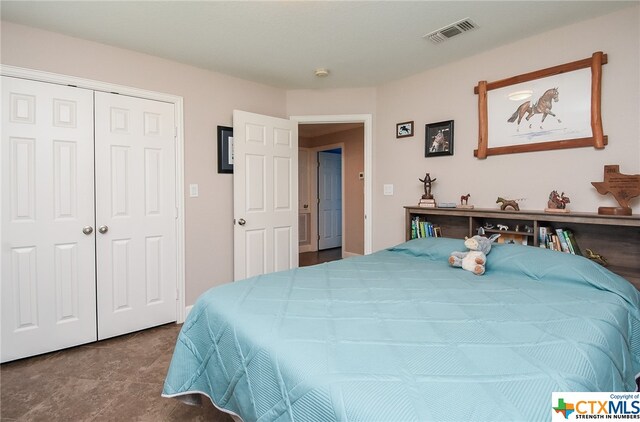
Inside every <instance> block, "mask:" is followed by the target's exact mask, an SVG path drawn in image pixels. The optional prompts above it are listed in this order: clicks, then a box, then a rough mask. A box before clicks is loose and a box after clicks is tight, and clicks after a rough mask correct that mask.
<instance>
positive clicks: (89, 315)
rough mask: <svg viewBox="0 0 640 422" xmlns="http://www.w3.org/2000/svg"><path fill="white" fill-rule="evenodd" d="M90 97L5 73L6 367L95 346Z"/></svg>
mask: <svg viewBox="0 0 640 422" xmlns="http://www.w3.org/2000/svg"><path fill="white" fill-rule="evenodd" d="M93 145H94V144H93V91H90V90H85V89H80V88H74V87H69V86H61V85H54V84H48V83H43V82H35V81H29V80H24V79H18V78H11V77H5V76H3V77H2V155H1V157H2V171H1V173H2V207H1V210H2V211H1V213H2V231H1V233H2V239H1V240H2V242H1V243H2V248H1V249H2V251H1V254H2V274H1V275H2V336H1V339H0V343H1V344H2V346H1V360H2V362H6V361H10V360H14V359H18V358H23V357H27V356H32V355H36V354H40V353H45V352H49V351H53V350H57V349H63V348H66V347H70V346H75V345H78V344H82V343H88V342H91V341H95V340H96V302H95V294H96V292H95V237H94V236H95V232H94V231H93V229H94V227H93V223H94V200H93V198H94V190H93V189H94V185H93V181H94V178H93V174H94V168H93V157H94V150H93Z"/></svg>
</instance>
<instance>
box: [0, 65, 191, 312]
mask: <svg viewBox="0 0 640 422" xmlns="http://www.w3.org/2000/svg"><path fill="white" fill-rule="evenodd" d="M0 74H1V75H3V76H11V77H14V78H22V79H30V80H33V81H40V82H48V83H54V84H59V85H71V86H76V87H78V88H86V89H91V90H94V91H103V92H111V93H117V94H122V95H128V96H130V97H138V98H145V99H148V100H156V101H163V102H166V103H172V104H173V105H174V106H175V124H176V207H177V209H178V217H177V218H176V255H177V256H176V260H177V261H176V269H177V276H178V279H177V280H176V283H177V285H176V289H177V295H178V296H177V298H176V322H177V323H178V324H180V323H182V322H184V320H185V317H186V314H185V293H186V288H185V256H184V251H185V244H184V239H185V238H184V234H185V226H184V224H185V218H184V183H183V181H184V106H183V102H184V100H183V98H182V97H180V96H177V95H171V94H163V93H161V92H155V91H147V90H143V89H138V88H133V87H129V86H123V85H116V84H111V83H108V82H100V81H94V80H92V79H84V78H78V77H75V76H68V75H60V74H57V73H51V72H44V71H41V70H33V69H25V68H21V67H16V66H9V65H0Z"/></svg>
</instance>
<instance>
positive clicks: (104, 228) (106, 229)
mask: <svg viewBox="0 0 640 422" xmlns="http://www.w3.org/2000/svg"><path fill="white" fill-rule="evenodd" d="M98 231H99V232H100V233H102V234H105V233H106V232H108V231H109V227H107V226H100V227H98Z"/></svg>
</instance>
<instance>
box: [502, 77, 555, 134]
mask: <svg viewBox="0 0 640 422" xmlns="http://www.w3.org/2000/svg"><path fill="white" fill-rule="evenodd" d="M558 100H559V94H558V88H551V89H547V90H546V91H545V93H544V94H542V96H541V97H540V98H539V99H538V102H537V103H535V104H533V106H532V105H531V101H525V102H524V103H522V104H520V107H518V108H517V109H516V111H515V113H513V114H512V115H511V117H510V118H509V119H508V120H507V122H509V123H513V122H515V121H516V119H517V120H518V123H517V124H518V129H517V130H518V132H519V131H520V122H521V121H522V118H523V117H524V115H525V114H526V115H527V116H526V117H525V119H527V121H529V119H531V118H532V117H533V116H534V115H536V114H542V121H541V122H540V129H542V123H544V119H546V118H547V115H551V116H553V117H555V118H556V119H557V120H558V123H562V121H561V120H560V119H558V117H557V116H556V115H555V114H553V112H552V111H551V107H552V105H553V103H554V102H556V103H557V102H558ZM529 129H531V123H530V124H529Z"/></svg>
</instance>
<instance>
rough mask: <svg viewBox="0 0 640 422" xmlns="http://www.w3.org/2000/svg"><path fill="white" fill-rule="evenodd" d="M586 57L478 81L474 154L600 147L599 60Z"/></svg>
mask: <svg viewBox="0 0 640 422" xmlns="http://www.w3.org/2000/svg"><path fill="white" fill-rule="evenodd" d="M606 63H607V55H606V54H603V53H602V52H596V53H594V54H593V55H592V57H590V58H587V59H584V60H578V61H575V62H571V63H566V64H563V65H559V66H554V67H550V68H547V69H542V70H537V71H535V72H530V73H525V74H522V75H518V76H513V77H511V78H507V79H502V80H499V81H496V82H489V83H488V82H487V81H480V82H479V83H478V85H477V86H476V87H475V90H474V92H475V93H476V94H478V120H479V131H478V133H479V135H478V149H477V150H475V151H474V155H475V156H476V157H478V158H486V157H487V156H489V155H499V154H513V153H519V152H531V151H544V150H554V149H565V148H578V147H587V146H588V147H595V148H598V149H602V148H604V146H605V145H606V144H607V137H606V136H604V134H603V129H602V119H601V117H600V98H601V79H602V65H603V64H606Z"/></svg>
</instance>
